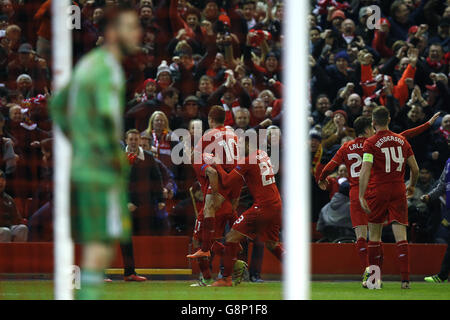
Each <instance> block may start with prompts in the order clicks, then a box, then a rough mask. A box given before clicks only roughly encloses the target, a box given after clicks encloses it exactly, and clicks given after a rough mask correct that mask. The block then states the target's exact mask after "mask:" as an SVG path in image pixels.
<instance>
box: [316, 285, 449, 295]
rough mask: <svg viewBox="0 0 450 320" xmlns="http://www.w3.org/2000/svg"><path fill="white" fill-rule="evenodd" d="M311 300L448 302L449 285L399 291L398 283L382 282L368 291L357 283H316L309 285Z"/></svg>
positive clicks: (421, 286)
mask: <svg viewBox="0 0 450 320" xmlns="http://www.w3.org/2000/svg"><path fill="white" fill-rule="evenodd" d="M310 298H311V299H312V300H450V284H449V283H441V284H434V283H427V282H411V289H409V290H402V289H400V281H393V282H390V281H384V282H383V288H382V289H380V290H368V289H363V288H362V287H361V282H358V281H334V282H329V281H323V282H322V281H318V282H313V283H312V284H311V297H310Z"/></svg>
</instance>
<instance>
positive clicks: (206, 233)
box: [202, 217, 216, 252]
mask: <svg viewBox="0 0 450 320" xmlns="http://www.w3.org/2000/svg"><path fill="white" fill-rule="evenodd" d="M215 223H216V218H214V217H210V218H205V219H204V220H203V233H202V251H204V252H206V251H209V250H211V246H212V242H213V238H214V225H215Z"/></svg>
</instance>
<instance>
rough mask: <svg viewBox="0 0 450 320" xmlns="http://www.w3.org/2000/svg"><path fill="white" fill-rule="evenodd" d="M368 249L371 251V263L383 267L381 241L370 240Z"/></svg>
mask: <svg viewBox="0 0 450 320" xmlns="http://www.w3.org/2000/svg"><path fill="white" fill-rule="evenodd" d="M367 249H368V250H367V251H368V253H369V265H376V266H379V267H380V269H381V263H382V261H383V258H382V255H383V253H382V251H383V250H382V248H381V242H378V241H369V243H368V244H367Z"/></svg>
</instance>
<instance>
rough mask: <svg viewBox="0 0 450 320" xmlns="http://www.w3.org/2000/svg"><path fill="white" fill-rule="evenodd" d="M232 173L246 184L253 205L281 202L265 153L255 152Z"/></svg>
mask: <svg viewBox="0 0 450 320" xmlns="http://www.w3.org/2000/svg"><path fill="white" fill-rule="evenodd" d="M234 171H236V172H237V173H239V174H240V175H241V177H242V178H243V179H244V181H245V182H246V184H247V187H248V190H249V191H250V194H251V195H252V197H253V201H254V204H256V205H270V204H276V203H279V202H280V201H281V197H280V193H279V191H278V188H277V185H276V184H275V175H274V173H273V168H272V164H271V162H270V157H269V156H268V155H267V153H266V152H264V151H261V150H257V151H256V152H255V153H253V154H251V155H250V156H248V157H247V158H246V159H245V164H238V165H237V166H236V168H234Z"/></svg>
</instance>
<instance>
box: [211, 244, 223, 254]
mask: <svg viewBox="0 0 450 320" xmlns="http://www.w3.org/2000/svg"><path fill="white" fill-rule="evenodd" d="M211 251H212V252H213V253H214V254H217V255H218V256H220V257H221V256H223V253H224V251H225V246H224V245H223V244H222V243H220V242H218V241H214V243H213V245H212V248H211Z"/></svg>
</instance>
